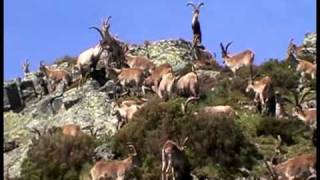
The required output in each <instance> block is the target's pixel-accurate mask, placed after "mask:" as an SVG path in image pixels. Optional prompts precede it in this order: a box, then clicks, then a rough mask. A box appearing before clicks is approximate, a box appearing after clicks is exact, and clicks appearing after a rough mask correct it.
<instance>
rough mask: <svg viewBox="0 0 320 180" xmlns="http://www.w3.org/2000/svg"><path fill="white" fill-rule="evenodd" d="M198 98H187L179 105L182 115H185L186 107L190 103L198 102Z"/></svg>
mask: <svg viewBox="0 0 320 180" xmlns="http://www.w3.org/2000/svg"><path fill="white" fill-rule="evenodd" d="M198 99H199V97H189V98H188V99H187V100H186V102H185V103H184V104H181V110H182V113H185V112H186V110H187V106H188V104H189V103H190V102H191V101H194V100H198Z"/></svg>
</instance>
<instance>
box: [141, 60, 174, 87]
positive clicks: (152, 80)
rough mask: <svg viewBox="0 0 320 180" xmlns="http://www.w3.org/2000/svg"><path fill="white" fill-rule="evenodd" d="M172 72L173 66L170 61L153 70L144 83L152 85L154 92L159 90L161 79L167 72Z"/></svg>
mask: <svg viewBox="0 0 320 180" xmlns="http://www.w3.org/2000/svg"><path fill="white" fill-rule="evenodd" d="M172 72H173V70H172V66H171V65H170V64H169V63H165V64H161V65H160V66H158V67H156V68H155V69H154V71H152V73H151V75H150V76H149V77H147V78H146V79H145V81H144V85H146V86H149V87H151V88H152V89H153V91H154V92H157V91H158V86H159V83H160V80H161V79H162V78H163V76H164V75H165V74H168V73H172Z"/></svg>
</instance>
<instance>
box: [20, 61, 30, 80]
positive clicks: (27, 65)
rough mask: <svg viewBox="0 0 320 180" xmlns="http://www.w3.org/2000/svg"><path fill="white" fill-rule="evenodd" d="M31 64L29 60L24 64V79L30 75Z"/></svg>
mask: <svg viewBox="0 0 320 180" xmlns="http://www.w3.org/2000/svg"><path fill="white" fill-rule="evenodd" d="M29 67H30V62H29V60H28V59H26V61H25V62H24V63H23V64H22V70H23V75H24V77H26V76H27V74H28V73H30V69H29Z"/></svg>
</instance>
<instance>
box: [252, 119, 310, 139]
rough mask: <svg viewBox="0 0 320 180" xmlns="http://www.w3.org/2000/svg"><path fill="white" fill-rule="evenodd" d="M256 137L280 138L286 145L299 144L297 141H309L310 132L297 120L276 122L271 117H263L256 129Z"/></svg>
mask: <svg viewBox="0 0 320 180" xmlns="http://www.w3.org/2000/svg"><path fill="white" fill-rule="evenodd" d="M257 135H258V136H260V135H272V136H273V137H275V138H276V136H277V135H280V136H281V139H282V140H283V142H285V143H286V144H287V145H293V144H297V143H299V139H301V138H303V139H306V138H307V139H310V142H311V137H312V132H311V131H310V130H309V128H308V127H307V126H306V125H305V124H304V123H303V122H302V121H300V120H298V119H288V120H276V119H274V118H272V117H264V118H263V120H262V121H261V122H260V124H259V125H258V127H257Z"/></svg>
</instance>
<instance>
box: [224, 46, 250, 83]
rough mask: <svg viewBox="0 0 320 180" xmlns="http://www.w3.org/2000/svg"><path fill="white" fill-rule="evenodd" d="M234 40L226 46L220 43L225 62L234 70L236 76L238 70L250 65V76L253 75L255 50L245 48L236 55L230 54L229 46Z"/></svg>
mask: <svg viewBox="0 0 320 180" xmlns="http://www.w3.org/2000/svg"><path fill="white" fill-rule="evenodd" d="M231 43H232V42H229V43H228V44H227V45H226V47H225V48H224V47H223V45H222V43H220V47H221V50H222V58H223V60H224V61H223V63H224V64H226V65H227V66H228V67H229V68H230V69H231V71H232V72H233V74H234V76H235V77H236V71H237V70H238V69H240V68H241V67H243V66H249V68H250V77H252V73H253V72H252V65H253V61H254V52H252V51H251V50H245V51H242V52H240V53H238V54H235V55H230V54H229V53H228V47H229V46H230V45H231Z"/></svg>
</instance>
